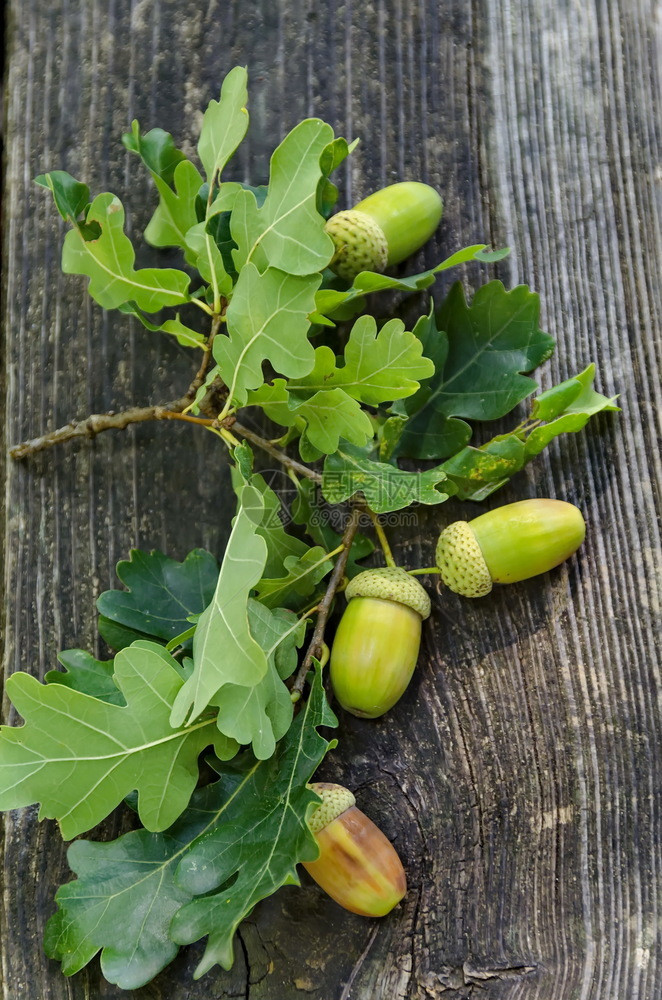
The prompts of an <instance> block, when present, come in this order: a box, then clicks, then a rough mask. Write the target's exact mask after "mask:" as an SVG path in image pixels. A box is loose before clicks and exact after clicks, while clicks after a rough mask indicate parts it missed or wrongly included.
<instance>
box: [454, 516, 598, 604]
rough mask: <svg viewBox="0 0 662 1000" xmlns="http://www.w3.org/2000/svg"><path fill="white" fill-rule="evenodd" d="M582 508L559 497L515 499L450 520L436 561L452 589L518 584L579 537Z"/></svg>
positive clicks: (562, 555) (568, 551) (565, 553)
mask: <svg viewBox="0 0 662 1000" xmlns="http://www.w3.org/2000/svg"><path fill="white" fill-rule="evenodd" d="M585 534H586V525H585V523H584V518H583V516H582V513H581V511H580V510H579V509H578V508H577V507H575V505H574V504H571V503H566V502H565V501H564V500H542V499H540V500H520V501H518V502H517V503H509V504H506V505H505V506H504V507H497V508H496V510H491V511H488V513H486V514H481V515H480V517H476V518H474V519H473V521H455V522H454V523H453V524H449V525H448V527H447V528H445V529H444V531H442V533H441V535H440V536H439V541H438V542H437V554H436V561H437V566H438V567H439V569H440V570H441V577H442V579H443V581H444V583H445V584H446V586H447V587H449V588H450V589H451V590H454V591H455V593H456V594H462V595H463V596H464V597H484V596H485V594H489V592H490V591H491V589H492V584H493V583H517V582H518V581H519V580H528V579H529V577H532V576H538V574H540V573H546V572H547V570H550V569H553V568H554V566H558V565H559V564H560V563H562V562H564V560H565V559H568V558H569V556H571V555H572V554H573V552H576V551H577V549H578V548H579V546H580V545H581V544H582V542H583V541H584V536H585Z"/></svg>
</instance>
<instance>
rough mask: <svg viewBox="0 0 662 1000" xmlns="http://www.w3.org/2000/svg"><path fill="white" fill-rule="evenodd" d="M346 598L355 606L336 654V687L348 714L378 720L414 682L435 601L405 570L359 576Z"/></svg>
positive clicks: (333, 667) (332, 665)
mask: <svg viewBox="0 0 662 1000" xmlns="http://www.w3.org/2000/svg"><path fill="white" fill-rule="evenodd" d="M345 597H346V598H347V600H348V601H349V603H348V605H347V608H346V609H345V612H344V614H343V616H342V618H341V620H340V624H339V625H338V629H337V631H336V635H335V638H334V640H333V646H332V649H331V662H330V665H329V673H330V677H331V683H332V685H333V690H334V692H335V695H336V698H337V699H338V701H339V702H340V704H341V705H342V707H343V708H344V709H346V710H347V711H348V712H351V713H352V715H358V716H360V717H361V718H366V719H376V718H377V717H378V716H380V715H383V714H384V712H388V710H389V708H392V707H393V705H395V703H396V701H398V699H399V698H400V697H401V696H402V694H403V693H404V691H405V689H406V687H407V685H408V684H409V681H410V680H411V676H412V674H413V672H414V668H415V666H416V660H417V659H418V650H419V647H420V644H421V623H422V621H423V619H424V618H427V617H428V616H429V614H430V598H429V597H428V595H427V593H426V592H425V590H424V589H423V587H421V585H420V583H419V582H418V581H417V580H415V579H414V578H413V577H411V576H409V574H408V573H406V572H405V570H404V569H401V568H400V567H392V568H391V567H388V568H385V569H369V570H366V571H365V572H363V573H359V574H358V576H355V577H354V579H353V580H351V581H350V583H349V584H348V586H347V589H346V590H345Z"/></svg>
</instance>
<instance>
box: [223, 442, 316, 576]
mask: <svg viewBox="0 0 662 1000" xmlns="http://www.w3.org/2000/svg"><path fill="white" fill-rule="evenodd" d="M233 457H234V460H235V463H236V465H235V466H234V467H233V469H232V482H233V486H234V490H235V493H236V494H237V498H238V499H239V498H240V497H241V494H242V491H243V488H244V486H246V485H248V484H250V485H251V486H252V487H254V488H255V489H256V490H257V491H258V492H259V493H260V495H261V498H262V503H263V506H264V513H263V516H262V519H261V520H260V522H259V524H256V531H257V534H258V535H260V537H261V538H263V539H264V541H265V542H266V545H267V559H266V562H265V564H264V571H263V576H265V577H274V576H276V575H277V574H278V573H279V572H280V571H282V569H283V563H284V561H285V559H287V558H288V557H291V558H293V559H295V560H297V559H300V558H301V557H302V556H303V555H305V553H306V552H308V550H309V549H310V546H309V545H307V544H306V542H304V541H302V540H301V539H300V538H297V537H296V536H295V535H291V534H290V533H289V532H288V531H286V530H285V525H284V523H283V520H282V507H281V502H280V500H279V498H278V495H277V494H276V493H275V492H274V490H272V489H271V487H270V486H269V485H268V483H267V482H266V480H265V479H264V476H261V475H260V474H259V473H254V472H253V452H252V451H251V448H250V445H248V444H247V443H246V442H245V441H244V442H242V444H239V445H237V447H236V448H235V449H234V453H233ZM334 548H335V546H334Z"/></svg>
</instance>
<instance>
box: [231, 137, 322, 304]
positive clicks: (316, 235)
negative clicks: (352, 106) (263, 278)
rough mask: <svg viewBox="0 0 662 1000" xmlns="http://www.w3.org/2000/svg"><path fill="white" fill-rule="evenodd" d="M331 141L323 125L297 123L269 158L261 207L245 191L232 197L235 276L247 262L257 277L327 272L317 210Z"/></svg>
mask: <svg viewBox="0 0 662 1000" xmlns="http://www.w3.org/2000/svg"><path fill="white" fill-rule="evenodd" d="M332 140H333V129H332V128H331V126H330V125H327V124H326V123H325V122H322V121H320V120H319V119H317V118H309V119H306V120H305V121H302V122H300V123H299V124H298V125H297V126H296V127H295V128H293V129H292V131H291V132H290V133H289V135H287V136H286V137H285V138H284V139H283V141H282V142H281V144H280V145H279V146H278V148H277V149H276V150H275V151H274V153H273V156H272V157H271V168H270V173H269V190H268V192H267V197H266V199H265V201H264V204H263V205H262V207H261V208H258V204H257V201H256V199H255V196H254V195H253V194H252V193H251V192H250V191H242V192H241V193H240V194H239V195H238V196H237V200H236V202H235V206H234V210H233V212H232V219H231V220H230V228H231V231H232V236H233V238H234V240H235V242H236V244H237V249H236V250H234V251H233V256H234V262H235V267H236V269H237V271H241V269H242V267H244V265H245V264H246V263H248V262H252V263H253V264H255V265H256V266H257V267H258V269H259V270H260V271H264V270H265V269H266V268H267V267H275V268H279V269H280V270H281V271H285V272H286V273H288V274H291V275H294V274H298V275H306V274H313V273H315V272H316V271H322V270H323V268H325V267H326V266H327V264H328V263H329V261H330V260H331V258H332V256H333V253H334V246H333V241H332V240H331V237H330V236H327V234H326V233H325V231H324V219H323V218H322V216H321V215H320V214H319V212H318V211H317V207H316V206H317V187H318V184H319V182H320V179H321V178H322V176H323V172H322V168H321V166H320V158H321V156H322V154H323V153H324V150H325V148H326V147H327V146H328V145H329V143H330V142H331V141H332ZM316 287H317V286H316ZM312 309H313V306H311V308H310V309H309V310H308V311H309V312H312Z"/></svg>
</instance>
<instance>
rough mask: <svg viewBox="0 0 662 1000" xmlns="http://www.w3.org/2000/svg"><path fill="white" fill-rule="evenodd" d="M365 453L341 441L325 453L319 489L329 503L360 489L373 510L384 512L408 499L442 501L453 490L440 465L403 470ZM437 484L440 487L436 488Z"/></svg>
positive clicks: (428, 502)
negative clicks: (414, 470) (418, 470)
mask: <svg viewBox="0 0 662 1000" xmlns="http://www.w3.org/2000/svg"><path fill="white" fill-rule="evenodd" d="M369 456H370V449H361V448H355V447H353V446H352V445H350V444H346V443H344V442H343V444H342V445H341V447H340V448H339V449H338V451H337V452H336V453H335V454H334V455H329V456H328V457H327V459H326V461H325V462H324V474H323V478H322V493H323V494H324V497H325V499H326V500H328V502H329V503H342V501H343V500H349V498H350V497H352V496H354V494H355V493H359V492H360V493H362V494H363V496H364V497H365V499H366V502H367V503H368V505H369V506H370V507H372V509H373V510H374V511H375V512H376V513H378V514H385V513H388V512H390V511H394V510H402V508H403V507H409V505H410V504H412V503H423V504H438V503H444V501H445V500H448V498H449V496H451V495H452V494H454V493H455V492H456V487H455V486H454V485H453V484H452V483H451V482H449V481H448V479H447V476H446V473H445V472H444V470H443V469H442V468H441V466H437V468H435V469H428V470H427V471H425V472H405V471H404V470H402V469H398V468H396V467H395V466H394V465H390V464H389V463H388V462H375V461H373V459H372V458H370V457H369ZM440 484H443V491H442V490H440V489H438V488H437V487H438V486H439V485H440Z"/></svg>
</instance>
